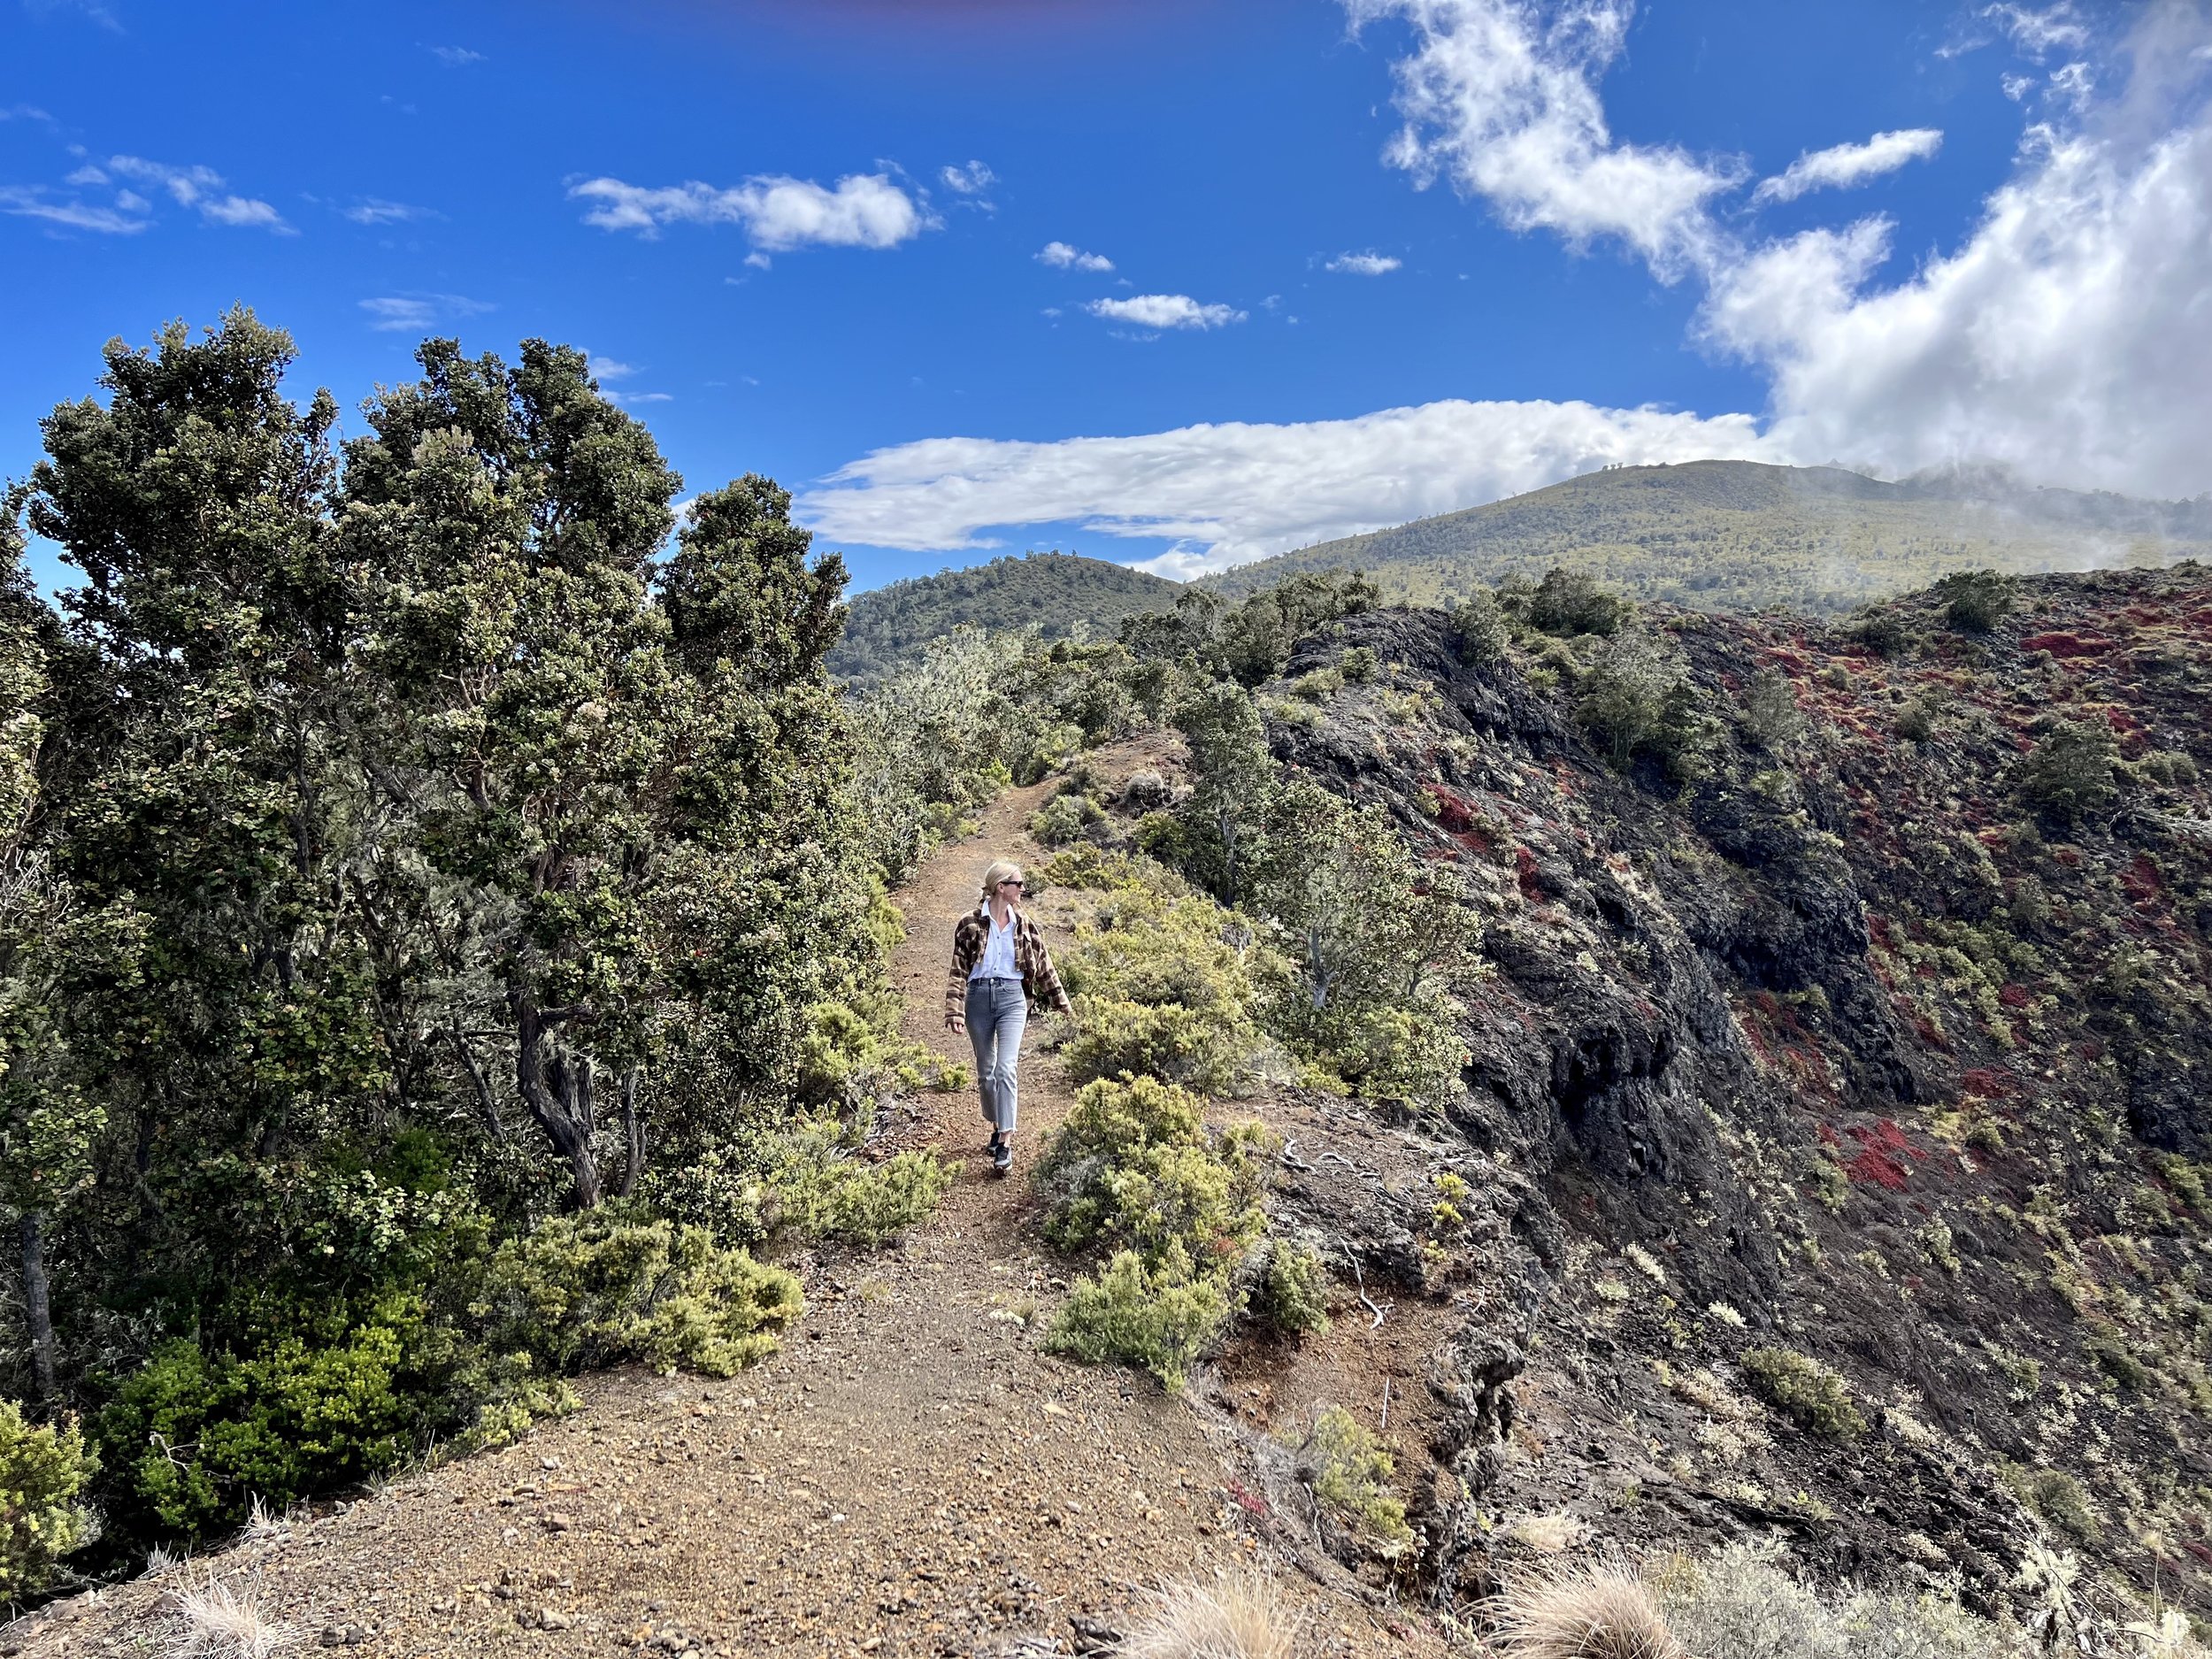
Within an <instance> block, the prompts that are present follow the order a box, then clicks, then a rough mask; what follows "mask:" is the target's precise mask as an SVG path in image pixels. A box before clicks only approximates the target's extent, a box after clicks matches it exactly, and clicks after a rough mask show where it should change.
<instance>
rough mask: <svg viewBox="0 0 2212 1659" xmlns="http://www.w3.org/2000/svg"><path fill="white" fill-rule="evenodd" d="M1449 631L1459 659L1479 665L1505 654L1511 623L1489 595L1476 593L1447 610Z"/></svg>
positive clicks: (1510, 635)
mask: <svg viewBox="0 0 2212 1659" xmlns="http://www.w3.org/2000/svg"><path fill="white" fill-rule="evenodd" d="M1451 623H1452V633H1453V634H1455V636H1456V637H1457V640H1458V644H1459V660H1460V661H1461V662H1463V663H1473V664H1485V663H1494V662H1496V661H1497V660H1498V659H1499V658H1500V657H1503V656H1504V655H1505V648H1506V644H1507V642H1508V641H1509V640H1510V639H1511V638H1512V637H1513V629H1512V625H1511V624H1510V623H1509V621H1508V620H1507V619H1506V614H1505V612H1504V611H1502V610H1500V609H1499V607H1498V602H1497V601H1496V600H1495V599H1494V598H1492V597H1491V596H1490V595H1489V594H1487V593H1482V592H1479V593H1477V594H1475V595H1473V596H1472V597H1471V598H1470V599H1468V600H1467V601H1465V602H1464V603H1462V604H1459V605H1455V606H1454V607H1453V609H1452V612H1451Z"/></svg>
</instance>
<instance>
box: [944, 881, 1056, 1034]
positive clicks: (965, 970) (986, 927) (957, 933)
mask: <svg viewBox="0 0 2212 1659" xmlns="http://www.w3.org/2000/svg"><path fill="white" fill-rule="evenodd" d="M990 942H991V918H990V916H989V914H988V913H987V911H986V910H984V908H983V906H981V905H980V904H979V905H977V906H976V907H975V909H973V910H970V911H969V912H968V913H967V914H966V915H965V916H964V917H962V918H960V920H959V922H958V924H957V925H956V926H955V927H954V928H953V930H952V972H950V973H949V974H948V975H947V976H946V978H945V1012H946V1013H947V1014H948V1015H949V1016H950V1017H952V1018H956V1019H965V1018H967V1015H968V975H969V974H971V973H972V972H975V964H977V963H979V962H980V961H982V960H983V950H984V947H985V946H987V945H988V944H989V943H990ZM1014 971H1015V972H1017V973H1019V974H1020V975H1021V977H1022V988H1023V989H1024V990H1025V991H1027V992H1028V993H1029V1000H1030V1001H1031V1002H1049V1003H1051V1004H1052V1006H1053V1007H1055V1008H1056V1009H1059V1010H1062V1011H1063V1012H1064V1013H1072V1012H1073V1011H1074V1010H1073V1009H1072V1008H1071V1006H1070V1005H1069V1002H1068V994H1067V991H1066V989H1065V988H1064V987H1063V986H1062V985H1061V983H1060V976H1059V974H1058V973H1057V972H1055V971H1054V969H1053V966H1052V953H1051V952H1050V951H1048V950H1047V949H1045V935H1044V930H1043V929H1042V928H1041V927H1039V926H1037V924H1036V923H1034V922H1033V921H1031V920H1030V919H1029V918H1027V917H1026V916H1024V915H1021V914H1020V913H1019V912H1016V914H1015V918H1014Z"/></svg>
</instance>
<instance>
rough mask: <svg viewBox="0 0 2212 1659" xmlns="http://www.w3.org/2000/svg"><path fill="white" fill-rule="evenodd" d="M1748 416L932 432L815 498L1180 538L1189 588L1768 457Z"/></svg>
mask: <svg viewBox="0 0 2212 1659" xmlns="http://www.w3.org/2000/svg"><path fill="white" fill-rule="evenodd" d="M1711 456H1737V457H1755V458H1771V456H1770V445H1769V444H1768V443H1767V442H1765V441H1764V440H1763V439H1762V438H1761V437H1760V436H1759V435H1758V433H1757V430H1756V426H1755V422H1754V421H1753V420H1752V419H1751V418H1750V417H1748V416H1744V415H1732V416H1724V417H1723V418H1721V419H1717V420H1702V419H1699V418H1698V417H1696V416H1694V415H1686V414H1677V413H1670V412H1668V411H1662V410H1655V409H1601V408H1597V407H1594V405H1591V404H1588V403H1463V402H1457V401H1454V402H1448V403H1425V404H1422V405H1420V406H1418V407H1417V408H1409V409H1391V410H1385V411H1381V412H1379V413H1377V414H1372V415H1363V416H1361V417H1359V418H1358V419H1352V420H1323V421H1310V422H1305V423H1302V424H1298V425H1284V426H1272V425H1267V426H1263V425H1256V424H1248V423H1244V422H1231V423H1225V424H1223V425H1218V426H1186V427H1183V428H1181V429H1179V430H1178V431H1174V432H1162V433H1154V434H1148V435H1145V436H1141V437H1126V438H1070V439H1065V440H1063V441H1061V442H1054V443H1018V442H1002V441H999V440H994V439H986V438H938V439H930V440H926V441H924V442H919V443H907V444H901V445H898V446H896V447H895V448H892V449H879V450H877V451H875V452H874V453H873V454H872V455H868V456H866V457H863V458H862V459H860V460H857V461H855V462H853V463H852V464H851V465H849V466H846V467H843V468H841V469H840V470H839V471H838V472H834V473H833V474H832V475H831V476H830V477H829V478H828V479H827V480H825V481H824V483H823V484H822V485H821V486H820V487H818V488H814V489H812V490H810V491H807V492H806V493H805V494H804V495H803V496H802V498H801V502H800V506H801V509H802V512H803V516H804V518H805V520H806V522H807V523H808V524H809V525H810V526H812V527H813V528H814V529H815V530H816V531H817V533H818V534H821V535H823V536H826V537H827V538H829V539H830V540H831V541H847V542H860V543H864V544H866V545H870V546H875V547H889V548H906V549H914V550H917V551H931V552H939V551H948V552H949V551H979V550H983V549H990V548H994V547H997V546H999V545H1000V541H999V540H998V539H997V538H996V537H995V536H993V535H991V534H988V533H989V532H991V531H994V530H998V529H1004V528H1016V527H1018V526H1025V525H1041V524H1065V523H1078V524H1080V525H1081V526H1083V527H1084V529H1085V530H1086V531H1087V532H1088V533H1090V534H1097V535H1106V536H1118V537H1124V538H1160V537H1172V538H1175V539H1176V540H1177V541H1178V543H1179V545H1178V546H1177V547H1176V548H1175V549H1173V550H1171V552H1169V553H1167V554H1165V555H1164V556H1162V557H1158V558H1156V559H1154V560H1152V561H1150V565H1149V567H1150V568H1152V569H1155V570H1157V571H1159V572H1161V573H1162V574H1163V575H1171V576H1178V577H1189V576H1194V575H1199V574H1202V573H1203V572H1207V571H1210V570H1220V569H1224V568H1225V567H1227V566H1229V565H1238V564H1242V563H1244V562H1246V561H1247V560H1249V559H1254V558H1259V557H1264V556H1265V555H1267V554H1270V553H1279V552H1283V551H1285V550H1286V549H1291V548H1295V547H1303V546H1306V545H1308V544H1309V543H1311V542H1314V541H1326V540H1328V539H1329V538H1331V537H1333V536H1340V535H1349V534H1354V533H1356V532H1358V531H1362V530H1371V529H1375V528H1378V527H1379V526H1384V525H1392V524H1401V523H1403V522H1404V521H1405V520H1407V519H1409V518H1421V517H1423V516H1425V515H1426V514H1430V513H1438V512H1448V511H1452V510H1454V509H1455V508H1459V507H1465V506H1471V505H1473V504H1475V503H1480V502H1485V501H1491V500H1494V499H1495V498H1496V497H1498V496H1500V495H1513V494H1516V493H1517V492H1519V491H1521V490H1525V489H1534V488H1539V487H1540V486H1542V485H1545V484H1549V483H1553V482H1555V481H1556V480H1560V479H1563V478H1570V477H1572V476H1574V475H1575V474H1576V473H1578V472H1589V471H1591V470H1592V469H1594V468H1595V467H1599V466H1603V465H1607V464H1608V463H1610V462H1616V461H1627V462H1655V461H1686V460H1697V459H1702V458H1705V457H1711Z"/></svg>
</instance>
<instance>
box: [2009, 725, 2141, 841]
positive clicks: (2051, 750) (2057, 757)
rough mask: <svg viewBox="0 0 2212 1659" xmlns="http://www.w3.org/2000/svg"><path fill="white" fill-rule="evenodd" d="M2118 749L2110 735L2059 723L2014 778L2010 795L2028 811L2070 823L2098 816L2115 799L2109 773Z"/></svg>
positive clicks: (2099, 727) (2024, 761)
mask: <svg viewBox="0 0 2212 1659" xmlns="http://www.w3.org/2000/svg"><path fill="white" fill-rule="evenodd" d="M2119 759H2120V748H2119V745H2118V744H2117V743H2116V742H2115V741H2113V738H2112V733H2111V732H2110V731H2108V730H2107V729H2105V728H2104V727H2102V726H2085V725H2081V724H2079V723H2078V722H2076V721H2073V720H2061V721H2059V722H2058V723H2057V724H2056V725H2055V726H2053V727H2052V729H2051V731H2050V732H2049V733H2048V734H2047V735H2046V736H2045V737H2044V739H2043V741H2041V742H2039V743H2038V744H2037V745H2036V746H2035V748H2034V749H2033V750H2032V751H2031V752H2030V753H2029V754H2028V756H2027V757H2026V758H2025V759H2024V760H2022V761H2021V763H2020V764H2019V767H2018V769H2017V770H2016V772H2014V774H2013V786H2012V787H2013V791H2014V793H2015V794H2016V795H2018V796H2019V797H2020V799H2021V800H2022V801H2023V802H2024V803H2026V804H2027V805H2029V806H2030V807H2032V808H2033V809H2034V810H2037V811H2039V812H2046V813H2048V814H2049V815H2050V816H2051V817H2052V818H2057V819H2059V820H2061V821H2062V822H2066V823H2071V822H2072V821H2073V820H2074V819H2076V818H2080V817H2082V816H2084V815H2085V814H2086V813H2091V812H2096V811H2101V810H2103V809H2104V808H2106V807H2108V806H2110V805H2111V804H2112V802H2113V800H2114V797H2115V796H2116V795H2117V794H2118V789H2117V787H2116V785H2115V783H2114V781H2113V776H2112V774H2113V769H2114V768H2115V767H2116V765H2117V764H2118V763H2119Z"/></svg>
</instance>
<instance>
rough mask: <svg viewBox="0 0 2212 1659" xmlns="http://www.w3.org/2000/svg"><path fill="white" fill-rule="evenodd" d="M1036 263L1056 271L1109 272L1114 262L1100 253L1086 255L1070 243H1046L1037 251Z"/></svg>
mask: <svg viewBox="0 0 2212 1659" xmlns="http://www.w3.org/2000/svg"><path fill="white" fill-rule="evenodd" d="M1037 261H1038V263H1039V264H1041V265H1050V266H1051V267H1052V268H1053V269H1054V270H1056V271H1101V272H1102V271H1110V270H1112V269H1113V268H1114V262H1113V261H1112V260H1111V259H1109V258H1108V257H1106V256H1105V255H1104V254H1102V253H1086V252H1084V251H1083V250H1082V249H1080V248H1078V247H1076V246H1075V245H1074V244H1073V243H1072V242H1047V243H1046V244H1045V245H1044V246H1043V247H1042V248H1041V249H1039V250H1037Z"/></svg>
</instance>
